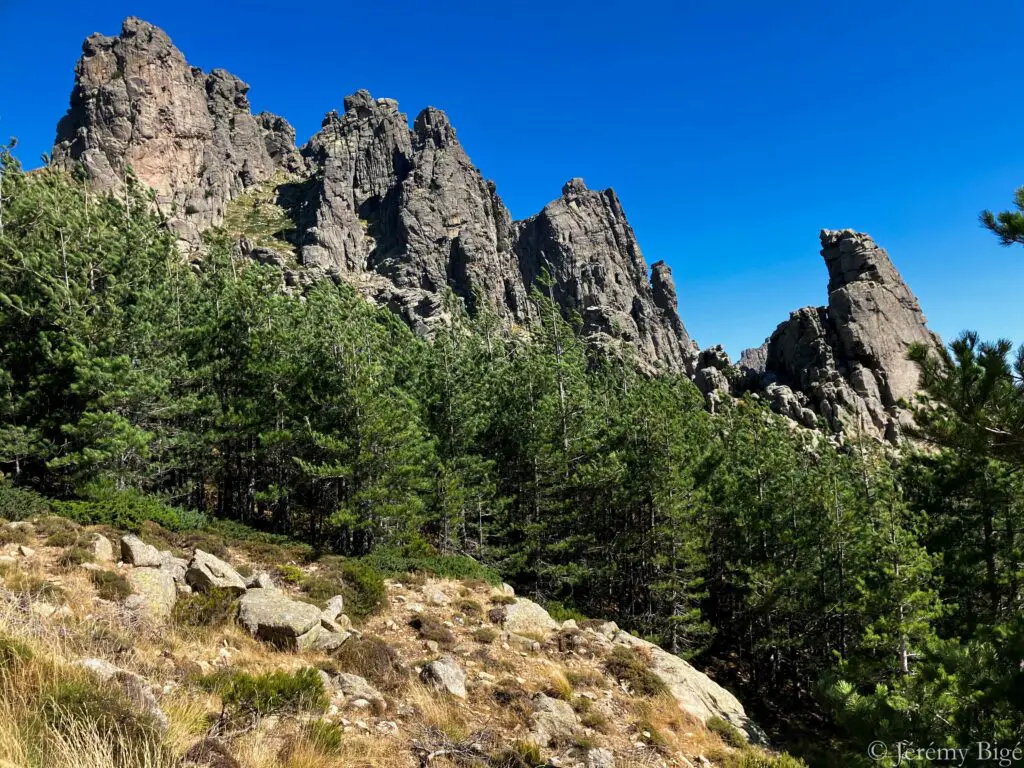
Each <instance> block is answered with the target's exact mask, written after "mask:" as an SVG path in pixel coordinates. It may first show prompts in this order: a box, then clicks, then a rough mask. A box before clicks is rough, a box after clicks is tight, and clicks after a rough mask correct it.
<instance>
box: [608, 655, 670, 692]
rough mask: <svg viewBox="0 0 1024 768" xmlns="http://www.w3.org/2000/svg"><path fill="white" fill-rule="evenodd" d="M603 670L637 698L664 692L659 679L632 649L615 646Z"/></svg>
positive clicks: (662, 684)
mask: <svg viewBox="0 0 1024 768" xmlns="http://www.w3.org/2000/svg"><path fill="white" fill-rule="evenodd" d="M605 669H606V670H607V671H608V674H610V675H611V676H612V677H614V678H615V679H617V680H618V681H620V682H622V683H625V684H627V685H628V686H629V687H630V689H631V690H632V691H633V692H634V693H635V694H636V695H637V696H657V695H658V694H661V693H664V692H665V690H666V688H665V683H663V682H662V681H661V678H659V677H658V676H657V675H656V674H654V673H653V672H651V669H650V667H649V666H648V665H647V663H646V662H645V661H644V660H643V659H642V658H641V657H640V656H639V654H637V652H636V651H634V650H633V649H632V648H627V647H625V646H621V645H617V646H615V648H613V649H612V652H611V654H610V655H609V656H608V659H607V660H606V661H605Z"/></svg>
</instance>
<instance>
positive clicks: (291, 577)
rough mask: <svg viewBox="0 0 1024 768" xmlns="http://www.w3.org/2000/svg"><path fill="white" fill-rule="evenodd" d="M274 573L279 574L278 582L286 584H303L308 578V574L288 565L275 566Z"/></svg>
mask: <svg viewBox="0 0 1024 768" xmlns="http://www.w3.org/2000/svg"><path fill="white" fill-rule="evenodd" d="M274 572H275V573H276V574H277V578H278V580H280V581H283V582H284V583H285V584H301V583H302V581H303V580H304V579H305V578H306V574H305V573H304V572H303V570H302V569H301V568H299V567H298V566H295V565H290V564H288V563H282V564H281V565H277V566H274Z"/></svg>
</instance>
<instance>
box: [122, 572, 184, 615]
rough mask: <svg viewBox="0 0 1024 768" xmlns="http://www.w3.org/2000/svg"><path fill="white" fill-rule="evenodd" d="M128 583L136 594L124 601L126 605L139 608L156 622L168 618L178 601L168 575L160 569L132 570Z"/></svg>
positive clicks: (176, 590) (173, 585)
mask: <svg viewBox="0 0 1024 768" xmlns="http://www.w3.org/2000/svg"><path fill="white" fill-rule="evenodd" d="M128 581H129V582H131V585H132V589H134V590H135V593H136V594H135V595H133V596H132V597H130V598H128V600H126V601H125V604H126V605H128V606H129V607H131V608H141V609H142V610H143V611H145V613H146V614H148V615H149V616H150V617H151V618H154V619H157V620H165V619H168V618H170V616H171V612H172V611H173V610H174V604H175V602H177V599H178V589H177V587H176V586H175V584H174V579H173V578H172V576H171V574H170V573H168V572H167V571H164V570H162V569H160V568H132V569H131V570H130V571H129V572H128ZM133 598H137V599H133Z"/></svg>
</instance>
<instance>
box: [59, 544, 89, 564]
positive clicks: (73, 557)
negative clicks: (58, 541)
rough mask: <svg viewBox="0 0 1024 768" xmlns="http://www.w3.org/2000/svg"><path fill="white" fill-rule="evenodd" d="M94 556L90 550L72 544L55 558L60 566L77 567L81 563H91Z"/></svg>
mask: <svg viewBox="0 0 1024 768" xmlns="http://www.w3.org/2000/svg"><path fill="white" fill-rule="evenodd" d="M94 559H95V558H94V557H93V554H92V552H91V551H89V550H88V549H86V548H85V547H80V546H74V547H71V548H70V549H67V550H65V551H64V552H63V553H61V556H60V557H58V558H57V565H58V566H60V567H61V568H65V569H69V568H77V567H78V566H80V565H82V564H83V563H91V562H92V561H93V560H94Z"/></svg>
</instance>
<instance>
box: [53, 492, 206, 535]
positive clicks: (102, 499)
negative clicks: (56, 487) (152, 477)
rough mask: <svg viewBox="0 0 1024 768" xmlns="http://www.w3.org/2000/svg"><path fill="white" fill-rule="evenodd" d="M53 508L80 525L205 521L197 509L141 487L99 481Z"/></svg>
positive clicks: (133, 527)
mask: <svg viewBox="0 0 1024 768" xmlns="http://www.w3.org/2000/svg"><path fill="white" fill-rule="evenodd" d="M53 508H54V510H55V511H57V512H59V513H60V514H62V515H64V516H66V517H68V518H70V519H72V520H74V521H75V522H77V523H81V524H83V525H109V526H111V527H113V528H118V529H121V530H128V531H134V532H138V531H139V530H140V528H141V527H142V524H143V523H144V522H146V521H147V520H149V521H152V522H154V523H158V524H159V525H161V526H162V527H163V528H166V529H167V530H169V531H186V530H195V529H198V528H202V527H203V526H204V525H205V523H206V521H207V518H206V516H205V515H203V514H202V513H200V512H196V511H194V510H188V509H180V508H178V507H172V506H170V505H169V504H166V503H165V502H163V501H161V500H160V499H158V498H156V497H154V496H149V495H147V494H145V493H142V492H141V491H136V490H125V491H119V490H115V489H114V488H113V487H112V486H110V485H108V484H101V483H94V484H92V485H89V486H87V487H86V488H85V489H84V490H83V498H82V499H80V500H77V501H63V502H54V503H53Z"/></svg>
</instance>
